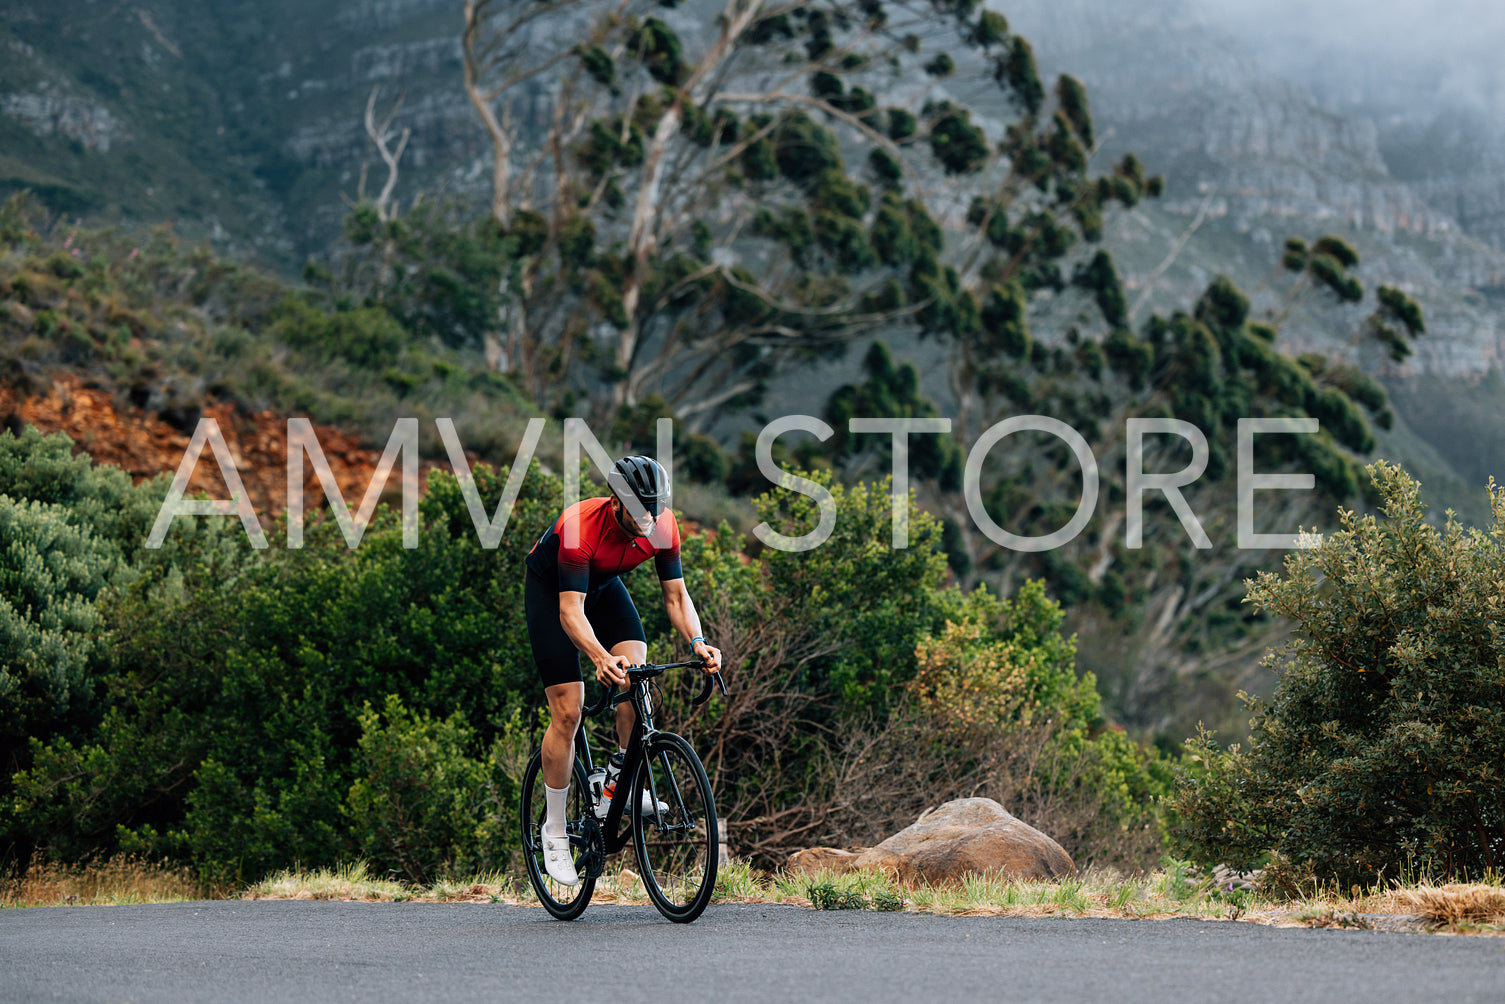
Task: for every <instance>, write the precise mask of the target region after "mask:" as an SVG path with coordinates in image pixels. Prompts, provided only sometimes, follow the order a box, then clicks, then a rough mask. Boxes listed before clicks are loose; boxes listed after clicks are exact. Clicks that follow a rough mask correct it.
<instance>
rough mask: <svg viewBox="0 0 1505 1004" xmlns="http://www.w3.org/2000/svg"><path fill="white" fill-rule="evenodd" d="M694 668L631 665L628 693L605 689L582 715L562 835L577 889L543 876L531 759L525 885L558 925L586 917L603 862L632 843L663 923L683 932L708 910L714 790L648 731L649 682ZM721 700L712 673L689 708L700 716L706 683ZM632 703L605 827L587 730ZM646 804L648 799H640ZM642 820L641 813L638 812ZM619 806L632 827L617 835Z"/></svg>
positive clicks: (539, 784)
mask: <svg viewBox="0 0 1505 1004" xmlns="http://www.w3.org/2000/svg"><path fill="white" fill-rule="evenodd" d="M704 665H705V664H704V663H703V662H701V661H700V660H699V659H692V660H690V661H689V662H672V663H666V664H664V665H644V666H633V667H630V668H628V670H627V679H628V682H629V683H630V684H631V686H630V687H628V689H627V690H625V691H623V692H621V693H618V694H613V693H612V692H611V690H610V689H608V690H607V692H606V693H605V694H604V695H603V696H602V697H601V699H600V700H598V701H597V702H596V703H595V704H592V705H591V706H590V707H588V708H585V709H584V710H583V711H582V712H581V714H580V727H579V729H578V730H577V731H576V732H575V752H576V756H575V761H574V764H573V775H572V777H573V784H571V786H570V797H569V801H568V803H567V812H566V823H565V832H566V834H567V835H568V837H569V841H570V848H571V851H572V852H573V855H574V858H575V870H576V872H577V874H578V875H579V876H580V881H579V883H578V884H577V885H574V886H566V885H561V884H560V883H558V882H556V881H554V880H553V879H552V878H550V877H549V874H548V872H547V871H545V869H544V865H543V847H542V842H541V841H540V839H539V827H540V826H541V825H542V824H543V819H544V812H545V804H544V784H543V751H542V750H535V751H534V753H533V757H532V759H531V760H529V761H528V769H527V771H526V772H525V773H524V775H523V790H522V807H521V813H520V816H521V823H522V838H523V859H524V861H526V862H527V867H528V879H529V880H530V881H531V882H532V883H533V891H534V892H535V893H537V894H538V900H539V902H540V903H542V904H543V906H544V909H546V910H548V911H549V913H550V914H552V915H553V916H555V917H556V918H558V919H559V920H574V919H575V918H576V917H578V916H580V914H582V913H584V912H585V908H586V907H587V906H589V905H590V899H591V895H592V893H594V892H595V888H596V880H597V879H599V878H600V877H601V875H602V873H603V872H604V870H605V868H606V858H607V857H608V856H609V855H612V854H616V853H618V852H619V851H621V850H622V849H623V848H625V847H626V846H627V841H628V839H629V837H630V839H631V840H632V846H633V853H634V855H635V856H636V858H637V864H638V870H639V873H640V874H639V878H640V879H641V880H642V883H643V888H644V889H645V890H646V891H647V893H648V898H649V899H650V900H652V901H653V905H654V906H655V907H657V908H658V912H659V913H661V914H663V915H664V916H665V917H667V918H668V919H669V920H672V921H674V922H676V923H680V924H688V923H689V922H691V921H693V920H694V919H695V918H696V917H699V916H700V914H701V912H702V911H704V910H705V908H706V904H707V903H709V902H710V900H711V893H712V891H714V889H715V885H716V864H717V851H718V847H717V844H718V840H719V838H718V833H717V829H716V805H715V801H714V799H713V798H712V794H711V782H710V780H709V779H708V778H707V777H706V773H705V767H704V765H702V764H701V762H700V757H698V756H697V755H696V754H695V749H694V748H693V747H692V746H691V745H690V744H689V743H688V742H686V741H685V740H684V739H683V738H681V737H680V736H677V735H675V734H674V733H672V732H660V731H658V730H657V729H656V728H654V726H653V695H652V693H651V691H650V688H649V681H651V680H653V679H654V678H655V677H658V676H661V675H663V673H664V672H665V671H667V670H670V669H681V668H683V667H686V666H695V667H703V666H704ZM713 680H714V681H715V683H716V685H718V686H719V687H720V688H721V693H722V694H723V695H724V694H726V692H727V690H726V681H725V680H724V679H722V676H721V674H720V673H719V672H718V673H712V674H708V675H707V676H706V678H705V682H704V684H703V685H702V687H701V690H700V693H699V694H698V695H697V696H696V697H695V699H694V700H692V701H691V702H690V703H691V705H692V706H693V707H698V706H700V705H702V704H704V703H705V702H706V701H707V700H709V699H710V696H711V689H712V681H713ZM625 701H631V702H632V706H633V708H634V709H635V710H636V711H637V724H636V725H635V726H633V730H632V738H631V740H630V741H629V742H628V744H627V755H626V758H625V760H624V762H623V764H622V771H621V773H620V774H619V775H618V777H617V789H616V795H615V797H614V798H612V800H611V807H610V809H609V810H608V811H607V814H606V818H605V819H598V818H597V816H596V808H597V806H598V805H599V804H600V800H601V790H600V789H601V785H600V782H599V781H597V782H595V783H594V784H592V782H591V780H590V778H591V776H592V774H595V773H596V771H595V769H594V765H593V763H592V761H591V750H590V742H589V740H588V738H587V736H586V728H585V723H586V722H587V721H588V720H589V719H591V718H593V717H594V716H596V715H598V714H600V713H601V712H603V711H606V710H608V709H614V708H616V707H617V705H619V704H622V703H623V702H625ZM645 792H646V793H647V795H648V798H647V799H645V798H644V797H643V796H644V793H645ZM645 803H646V806H647V811H644V806H645ZM625 806H631V807H632V816H631V823H630V824H629V825H628V826H627V827H625V828H622V829H619V827H621V824H622V821H623V819H622V817H623V816H624V814H625V813H626V809H625V808H624V807H625Z"/></svg>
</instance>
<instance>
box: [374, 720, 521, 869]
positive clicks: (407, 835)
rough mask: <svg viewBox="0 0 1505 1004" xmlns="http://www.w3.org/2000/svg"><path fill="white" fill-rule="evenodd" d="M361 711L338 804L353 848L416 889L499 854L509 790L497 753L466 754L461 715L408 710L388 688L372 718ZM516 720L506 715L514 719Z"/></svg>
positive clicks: (470, 739) (507, 841) (509, 837)
mask: <svg viewBox="0 0 1505 1004" xmlns="http://www.w3.org/2000/svg"><path fill="white" fill-rule="evenodd" d="M364 708H365V709H364V711H363V712H362V713H361V715H360V725H361V738H360V741H359V754H358V756H357V777H356V780H355V783H354V784H352V785H351V786H350V795H349V798H348V799H347V801H346V806H345V812H346V815H347V816H348V818H349V820H350V827H351V837H352V839H353V840H354V841H355V843H356V845H357V847H358V848H359V852H360V854H362V855H363V856H364V857H365V858H366V859H367V860H368V861H370V862H371V863H372V864H373V865H376V866H378V867H380V868H384V869H391V870H394V871H397V872H400V873H401V874H402V875H403V877H404V878H406V879H407V880H408V881H409V882H413V883H416V884H418V885H427V884H429V883H431V882H433V881H434V880H435V879H436V878H438V877H439V876H440V875H442V874H450V875H464V874H474V873H476V872H479V871H482V870H484V869H486V868H488V867H491V866H492V865H493V864H494V863H495V862H497V861H499V860H505V859H506V857H507V856H508V853H509V852H510V850H511V845H512V843H513V838H514V833H513V828H512V826H511V822H512V811H511V809H512V806H513V804H514V803H515V800H516V798H517V792H516V791H515V790H514V788H513V785H512V784H511V783H510V781H509V779H508V777H507V775H506V773H505V772H504V771H502V770H499V769H497V766H498V758H497V757H495V756H493V757H491V758H490V759H489V760H477V759H474V758H472V757H471V756H469V755H468V754H469V749H470V747H471V746H472V745H474V742H475V733H474V730H472V729H471V728H470V727H469V726H468V725H466V724H465V717H464V715H462V714H461V713H460V712H458V711H456V712H455V713H454V714H452V715H450V716H449V717H448V718H445V719H443V720H438V719H435V718H433V717H431V716H430V715H428V714H416V713H413V712H410V711H409V710H408V709H407V708H406V707H404V706H403V703H402V700H401V699H400V698H399V697H398V696H397V695H396V694H390V695H388V697H387V700H386V704H385V706H384V708H383V710H382V712H381V713H380V714H379V713H378V712H377V711H375V710H374V709H373V708H372V707H371V704H370V702H367V703H366V704H365V706H364ZM383 719H384V720H383ZM520 720H521V719H520V716H514V725H515V724H516V723H517V722H518V721H520ZM515 731H517V730H516V729H514V732H515ZM498 741H499V742H501V741H502V740H500V739H499V740H498Z"/></svg>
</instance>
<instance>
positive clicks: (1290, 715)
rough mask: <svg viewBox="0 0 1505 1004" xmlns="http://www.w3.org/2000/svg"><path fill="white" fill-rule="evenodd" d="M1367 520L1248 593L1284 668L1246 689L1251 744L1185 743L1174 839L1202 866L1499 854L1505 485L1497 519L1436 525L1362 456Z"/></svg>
mask: <svg viewBox="0 0 1505 1004" xmlns="http://www.w3.org/2000/svg"><path fill="white" fill-rule="evenodd" d="M1369 472H1370V474H1371V475H1372V476H1373V478H1374V481H1375V484H1376V486H1377V488H1378V490H1379V493H1380V495H1381V497H1382V499H1383V505H1382V507H1381V510H1380V515H1378V516H1373V515H1371V516H1364V517H1360V516H1359V515H1357V514H1355V513H1353V512H1351V511H1347V510H1344V511H1343V512H1342V513H1341V514H1340V515H1341V520H1342V527H1343V528H1342V529H1341V530H1340V531H1338V532H1337V533H1333V534H1329V535H1327V536H1326V537H1324V538H1323V540H1322V544H1321V546H1320V547H1319V548H1317V549H1315V550H1306V551H1298V552H1294V553H1293V554H1292V555H1290V556H1289V557H1288V558H1287V559H1286V565H1285V571H1284V574H1276V573H1270V572H1265V573H1261V574H1260V575H1259V577H1258V578H1257V579H1255V580H1253V581H1251V582H1249V583H1247V586H1248V596H1247V602H1248V603H1250V604H1251V605H1255V606H1258V607H1261V608H1265V609H1268V610H1270V611H1271V612H1272V613H1276V614H1279V615H1280V616H1283V617H1286V618H1289V619H1290V621H1291V622H1292V623H1294V624H1295V626H1296V635H1295V638H1294V639H1293V640H1292V641H1291V642H1290V643H1289V644H1288V645H1286V646H1284V647H1283V648H1281V649H1279V650H1277V651H1274V652H1271V653H1270V655H1269V656H1268V662H1269V664H1270V666H1271V667H1272V668H1274V669H1278V670H1279V671H1280V673H1281V681H1280V685H1279V687H1278V688H1277V689H1276V691H1275V694H1274V696H1273V698H1271V700H1270V701H1269V702H1268V703H1267V702H1264V701H1260V700H1257V699H1254V698H1247V699H1246V700H1247V705H1248V709H1249V710H1250V712H1251V713H1252V715H1253V718H1252V720H1251V726H1250V727H1251V730H1252V732H1251V736H1250V738H1249V741H1248V744H1247V746H1239V745H1234V746H1232V747H1230V748H1229V749H1228V750H1227V751H1224V750H1222V749H1220V748H1219V747H1218V746H1217V745H1216V744H1215V743H1214V742H1213V739H1212V737H1211V736H1210V735H1209V734H1207V733H1205V732H1204V733H1203V734H1202V735H1201V736H1200V737H1199V738H1198V739H1196V740H1193V741H1190V742H1188V744H1187V745H1188V749H1189V751H1190V753H1191V756H1192V758H1193V759H1194V760H1195V761H1198V762H1199V764H1200V769H1198V770H1195V771H1191V772H1188V773H1187V774H1186V775H1185V776H1183V777H1182V779H1181V781H1180V783H1179V786H1178V791H1177V795H1176V798H1175V803H1174V808H1175V811H1176V814H1177V817H1178V821H1177V824H1176V828H1175V835H1176V837H1177V839H1178V841H1179V842H1180V843H1181V845H1182V846H1183V848H1184V849H1185V850H1186V851H1187V852H1188V853H1190V854H1192V855H1193V856H1194V857H1195V858H1196V859H1197V860H1199V861H1202V862H1205V863H1207V864H1214V863H1227V864H1230V865H1233V866H1235V867H1238V868H1251V867H1256V866H1260V865H1263V866H1264V867H1265V868H1266V875H1267V879H1268V881H1269V882H1271V883H1272V884H1274V885H1279V886H1283V887H1286V888H1288V889H1291V890H1293V891H1294V890H1296V889H1298V888H1302V887H1308V888H1309V887H1310V885H1311V883H1312V882H1313V881H1322V882H1327V881H1336V882H1338V883H1339V884H1340V886H1342V887H1346V886H1347V885H1348V884H1349V883H1353V882H1363V883H1366V884H1367V883H1374V882H1377V881H1378V880H1380V879H1381V878H1394V877H1396V876H1399V875H1402V874H1406V873H1414V872H1417V871H1420V872H1423V873H1430V874H1434V875H1438V876H1452V877H1458V878H1477V877H1479V876H1481V875H1483V874H1485V873H1486V872H1490V871H1492V872H1494V873H1496V874H1498V872H1499V869H1500V868H1501V867H1502V866H1505V774H1502V770H1501V765H1502V764H1505V627H1502V625H1501V619H1500V617H1501V613H1500V612H1501V610H1502V609H1505V491H1502V490H1501V489H1500V488H1499V487H1498V486H1496V485H1494V484H1493V483H1492V482H1491V484H1490V496H1491V508H1492V510H1493V515H1494V525H1493V526H1492V527H1490V528H1488V529H1482V530H1470V529H1465V528H1463V527H1461V526H1459V525H1458V524H1457V523H1456V522H1455V521H1454V520H1453V519H1452V518H1451V515H1450V516H1449V518H1448V520H1447V523H1446V525H1445V526H1444V527H1443V528H1442V529H1440V530H1439V529H1438V528H1437V527H1435V526H1433V525H1432V524H1431V522H1430V521H1429V520H1428V518H1427V514H1426V508H1425V506H1424V505H1423V504H1422V501H1421V494H1420V486H1419V485H1418V484H1417V483H1416V481H1415V480H1414V479H1412V478H1411V477H1410V476H1409V475H1407V474H1406V473H1405V471H1403V470H1401V469H1400V468H1398V467H1395V466H1393V465H1390V464H1386V463H1378V464H1375V465H1373V466H1371V467H1370V468H1369Z"/></svg>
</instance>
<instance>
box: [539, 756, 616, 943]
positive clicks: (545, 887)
mask: <svg viewBox="0 0 1505 1004" xmlns="http://www.w3.org/2000/svg"><path fill="white" fill-rule="evenodd" d="M586 791H587V788H586V779H585V768H584V767H582V766H581V765H580V761H579V760H575V761H574V771H573V773H572V776H571V784H570V795H569V799H568V801H567V802H566V808H567V812H566V816H565V818H566V822H565V831H566V832H567V833H568V834H569V837H570V845H571V851H572V852H573V856H574V859H575V870H576V871H577V872H578V873H579V874H580V882H579V884H577V885H573V886H568V885H562V884H560V883H559V882H556V881H554V880H553V879H552V878H550V877H549V873H548V872H547V871H546V870H545V869H544V865H543V843H542V841H541V840H540V838H539V835H538V830H539V827H541V826H542V825H543V820H544V814H545V812H546V803H545V801H544V780H543V753H542V751H538V750H535V751H534V753H533V759H531V760H529V761H528V769H527V772H526V773H524V774H523V798H522V811H521V813H520V817H521V820H520V821H521V827H522V838H523V860H524V861H525V862H526V863H527V866H528V880H529V881H530V882H532V883H533V891H534V892H535V893H537V894H538V901H539V902H540V903H542V904H543V908H544V909H545V910H547V911H549V913H551V914H553V915H554V916H555V917H557V918H558V919H560V920H574V919H575V918H576V917H578V916H580V915H581V914H582V913H584V912H585V908H586V907H587V906H589V905H590V901H591V894H592V893H593V892H595V889H596V880H595V878H593V877H587V875H586V871H587V868H586V865H587V861H586V859H587V858H588V857H590V854H591V851H592V848H591V847H590V834H592V833H599V831H598V830H597V828H596V827H594V826H592V825H589V824H587V822H586V818H585V817H586V814H587V813H588V812H589V811H590V798H589V796H588V795H587V794H586Z"/></svg>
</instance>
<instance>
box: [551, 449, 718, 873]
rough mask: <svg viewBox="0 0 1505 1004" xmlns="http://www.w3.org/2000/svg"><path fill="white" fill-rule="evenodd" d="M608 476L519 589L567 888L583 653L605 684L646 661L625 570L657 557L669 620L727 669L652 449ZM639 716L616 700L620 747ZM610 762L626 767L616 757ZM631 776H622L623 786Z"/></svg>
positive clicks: (563, 520)
mask: <svg viewBox="0 0 1505 1004" xmlns="http://www.w3.org/2000/svg"><path fill="white" fill-rule="evenodd" d="M606 484H607V487H608V488H610V489H611V494H610V495H607V496H604V497H601V498H591V499H585V500H584V501H581V502H577V503H576V504H574V505H572V506H570V507H569V508H568V509H566V510H565V511H564V512H563V514H561V515H560V517H559V518H558V519H557V520H555V521H554V523H553V525H552V526H550V527H549V529H548V530H547V531H545V533H544V535H543V536H542V537H540V538H539V539H538V542H537V543H535V544H534V545H533V548H532V550H530V551H529V552H528V558H527V567H528V572H527V576H526V580H527V581H526V583H525V584H524V587H523V608H524V610H525V612H526V615H527V621H528V640H529V642H531V643H532V646H533V661H534V663H535V664H537V666H538V675H539V678H540V679H541V680H542V681H543V686H544V696H545V698H547V700H548V702H549V727H548V730H547V731H545V732H544V737H543V778H544V784H545V786H546V787H545V799H546V803H547V808H546V811H545V817H544V823H543V832H542V844H543V849H544V867H545V868H546V869H547V871H548V873H549V875H550V876H551V877H552V878H553V879H554V880H555V881H556V882H560V883H562V884H564V885H568V886H572V885H575V884H576V883H577V882H578V881H579V877H578V876H577V875H576V873H575V864H574V860H573V858H572V857H571V854H570V843H569V839H568V837H567V835H566V833H565V816H566V809H565V804H566V800H567V799H568V797H569V785H570V767H571V763H572V760H573V758H574V746H575V732H576V730H577V729H578V728H579V727H580V711H581V708H582V706H583V705H584V702H585V683H584V681H583V680H582V678H581V675H580V654H581V653H584V654H585V656H586V657H587V658H588V659H590V661H591V663H592V664H593V665H594V666H595V669H596V680H597V681H598V682H599V683H601V684H603V685H605V686H610V685H612V684H616V685H617V686H618V687H620V688H622V689H624V690H625V689H626V688H627V674H626V672H625V669H626V668H627V667H629V666H638V665H642V664H643V663H644V662H646V661H647V659H648V640H647V636H646V634H644V632H643V622H642V621H641V620H640V619H639V618H638V612H637V608H636V607H635V606H633V603H632V597H631V596H630V595H628V592H627V587H626V586H624V585H623V584H622V580H621V579H620V578H619V576H620V575H621V573H623V572H627V571H631V570H632V569H634V568H636V567H637V566H638V565H641V564H642V563H643V562H645V561H647V560H648V559H649V558H650V557H651V558H653V561H654V567H655V569H656V571H657V572H658V578H659V585H660V586H661V588H662V589H663V591H664V607H665V610H666V612H667V613H668V615H669V623H670V624H671V625H673V627H674V629H675V630H676V631H678V632H679V633H680V635H681V636H682V637H684V639H685V640H686V641H688V642H689V643H690V647H691V648H692V649H693V650H694V652H695V655H696V656H697V657H698V658H700V659H701V660H703V661H704V662H705V670H706V672H708V673H713V672H716V671H717V670H719V669H720V668H721V652H720V651H719V650H717V649H715V648H713V647H711V646H710V645H707V644H706V643H705V638H704V636H703V635H702V634H701V630H700V617H699V615H698V614H696V612H695V603H694V602H693V601H692V600H691V599H690V594H689V591H688V590H686V589H685V580H684V574H683V571H682V570H681V567H680V562H679V544H680V537H679V523H678V522H677V521H676V520H675V518H674V513H672V512H670V511H669V508H668V506H669V475H668V473H667V472H666V471H665V470H664V468H663V467H662V466H661V465H660V464H659V463H658V462H657V461H655V460H653V459H652V458H650V457H624V458H623V459H621V460H619V461H617V462H616V463H615V464H613V465H612V468H611V473H610V474H608V475H607V478H606ZM636 721H637V713H636V712H635V711H633V709H632V705H631V704H630V703H624V704H621V705H618V707H617V742H618V744H619V747H620V749H619V754H620V751H621V750H625V749H626V747H627V744H628V742H629V741H630V739H631V737H632V728H633V726H634V725H635V724H636ZM612 761H613V763H614V764H615V765H616V766H617V767H620V764H621V757H620V755H618V756H615V757H613V758H612ZM607 779H608V790H610V783H612V782H615V781H616V780H617V779H616V778H615V777H614V776H613V775H612V774H611V772H610V768H609V769H608V775H607ZM630 781H631V779H630V778H623V779H621V785H622V788H623V789H624V790H625V787H626V785H627V783H629V782H630ZM644 797H645V798H646V797H647V795H646V793H645V796H644Z"/></svg>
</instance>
